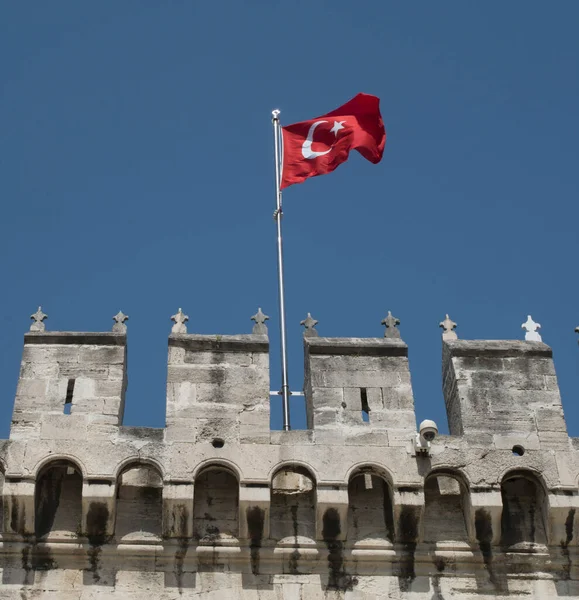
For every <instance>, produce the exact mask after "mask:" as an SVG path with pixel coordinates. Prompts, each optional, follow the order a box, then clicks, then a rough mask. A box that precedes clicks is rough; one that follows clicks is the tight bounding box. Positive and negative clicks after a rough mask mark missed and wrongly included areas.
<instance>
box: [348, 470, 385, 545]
mask: <svg viewBox="0 0 579 600" xmlns="http://www.w3.org/2000/svg"><path fill="white" fill-rule="evenodd" d="M392 506H393V505H392V485H391V482H390V481H389V478H388V473H387V471H386V470H385V469H383V468H380V467H378V468H377V467H376V466H375V465H362V466H358V467H357V468H356V469H355V470H352V471H351V472H350V475H349V479H348V532H347V540H348V542H349V543H352V544H357V545H367V544H372V545H376V544H378V545H384V544H391V543H392V542H393V540H394V512H393V508H392Z"/></svg>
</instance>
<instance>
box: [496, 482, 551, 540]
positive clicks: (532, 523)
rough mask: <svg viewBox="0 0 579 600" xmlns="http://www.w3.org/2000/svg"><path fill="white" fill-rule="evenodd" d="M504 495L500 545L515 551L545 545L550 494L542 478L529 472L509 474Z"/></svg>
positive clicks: (503, 490) (502, 486) (502, 491)
mask: <svg viewBox="0 0 579 600" xmlns="http://www.w3.org/2000/svg"><path fill="white" fill-rule="evenodd" d="M501 496H502V500H503V512H502V517H501V544H502V545H503V546H505V547H507V548H511V549H515V550H516V549H521V550H524V549H527V548H532V547H534V546H536V545H546V544H547V526H546V524H547V513H548V507H547V497H546V494H545V490H544V488H543V485H542V484H541V482H540V481H539V479H538V478H537V477H536V476H535V475H534V474H533V473H531V472H529V471H514V472H511V473H508V474H507V475H506V476H505V477H504V478H503V481H502V483H501Z"/></svg>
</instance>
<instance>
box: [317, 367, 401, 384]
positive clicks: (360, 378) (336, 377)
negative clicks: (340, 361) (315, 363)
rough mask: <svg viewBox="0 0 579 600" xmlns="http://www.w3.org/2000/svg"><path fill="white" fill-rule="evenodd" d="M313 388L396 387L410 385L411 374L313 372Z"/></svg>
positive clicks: (396, 372) (398, 372) (395, 372)
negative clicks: (404, 384) (403, 384)
mask: <svg viewBox="0 0 579 600" xmlns="http://www.w3.org/2000/svg"><path fill="white" fill-rule="evenodd" d="M311 380H312V386H313V387H330V388H339V387H344V388H346V387H349V388H355V387H357V388H368V387H396V386H398V385H400V384H402V383H406V384H409V383H410V374H409V373H408V372H405V371H393V372H388V371H385V372H381V371H313V372H312V373H311Z"/></svg>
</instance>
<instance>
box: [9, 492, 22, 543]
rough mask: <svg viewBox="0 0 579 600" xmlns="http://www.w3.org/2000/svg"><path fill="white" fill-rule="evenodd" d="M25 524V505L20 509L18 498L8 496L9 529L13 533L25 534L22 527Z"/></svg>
mask: <svg viewBox="0 0 579 600" xmlns="http://www.w3.org/2000/svg"><path fill="white" fill-rule="evenodd" d="M25 524H26V507H25V506H24V504H23V505H22V511H20V509H19V504H18V498H17V497H16V496H10V529H11V530H12V531H13V532H14V533H19V534H20V535H25V534H26V532H25V531H24V527H25Z"/></svg>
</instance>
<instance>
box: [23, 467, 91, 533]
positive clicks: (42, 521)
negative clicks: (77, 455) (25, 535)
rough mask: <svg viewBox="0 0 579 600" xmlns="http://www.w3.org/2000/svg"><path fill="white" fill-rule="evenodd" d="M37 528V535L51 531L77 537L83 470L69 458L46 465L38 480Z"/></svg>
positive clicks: (35, 501)
mask: <svg viewBox="0 0 579 600" xmlns="http://www.w3.org/2000/svg"><path fill="white" fill-rule="evenodd" d="M34 510H35V518H34V532H35V534H36V537H37V538H41V537H43V536H45V535H48V534H50V535H51V536H52V535H55V536H62V537H77V536H78V535H79V533H80V530H81V520H82V474H81V472H80V469H79V468H78V467H77V466H76V465H75V464H74V463H72V462H70V461H68V460H57V461H53V462H51V463H49V464H48V465H46V466H45V467H44V468H43V469H42V470H41V471H40V473H39V475H38V478H37V480H36V489H35V498H34Z"/></svg>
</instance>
